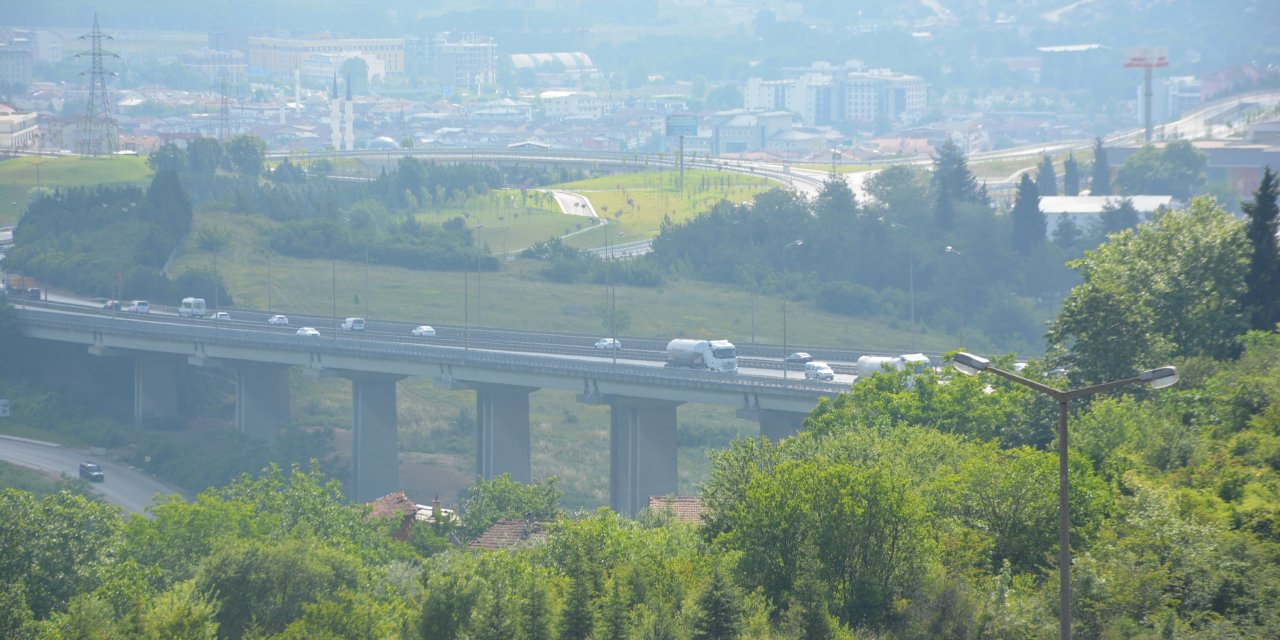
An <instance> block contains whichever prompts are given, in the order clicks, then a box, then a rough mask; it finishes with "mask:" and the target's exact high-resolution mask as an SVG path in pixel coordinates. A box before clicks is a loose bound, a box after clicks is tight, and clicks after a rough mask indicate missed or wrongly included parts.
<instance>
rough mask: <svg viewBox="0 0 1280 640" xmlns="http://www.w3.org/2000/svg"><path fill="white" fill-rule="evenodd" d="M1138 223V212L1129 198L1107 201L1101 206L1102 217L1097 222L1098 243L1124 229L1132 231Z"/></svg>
mask: <svg viewBox="0 0 1280 640" xmlns="http://www.w3.org/2000/svg"><path fill="white" fill-rule="evenodd" d="M1138 222H1140V220H1139V218H1138V210H1137V208H1135V207H1134V206H1133V200H1131V199H1129V198H1121V199H1120V200H1114V199H1112V200H1108V201H1107V203H1106V204H1104V205H1102V216H1101V219H1100V220H1098V229H1097V231H1098V235H1099V236H1101V237H1100V238H1098V242H1099V243H1101V242H1103V241H1105V240H1106V238H1107V236H1110V235H1111V234H1114V233H1120V232H1121V231H1124V230H1125V229H1132V228H1134V227H1136V226H1138Z"/></svg>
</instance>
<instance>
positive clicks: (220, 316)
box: [209, 311, 231, 321]
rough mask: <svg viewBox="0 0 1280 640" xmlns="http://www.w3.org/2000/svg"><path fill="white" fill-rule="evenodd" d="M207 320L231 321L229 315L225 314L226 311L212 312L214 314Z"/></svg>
mask: <svg viewBox="0 0 1280 640" xmlns="http://www.w3.org/2000/svg"><path fill="white" fill-rule="evenodd" d="M209 319H210V320H219V321H227V320H230V319H231V314H229V313H227V312H226V311H216V312H214V314H213V315H211V316H209Z"/></svg>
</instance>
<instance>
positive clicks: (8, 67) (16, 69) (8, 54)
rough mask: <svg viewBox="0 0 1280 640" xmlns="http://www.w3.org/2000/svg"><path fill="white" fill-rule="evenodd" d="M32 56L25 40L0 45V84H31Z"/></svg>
mask: <svg viewBox="0 0 1280 640" xmlns="http://www.w3.org/2000/svg"><path fill="white" fill-rule="evenodd" d="M33 58H34V56H33V55H32V51H31V47H30V46H27V44H26V43H25V42H21V43H14V44H3V45H0V84H9V85H28V84H31V68H32V61H33Z"/></svg>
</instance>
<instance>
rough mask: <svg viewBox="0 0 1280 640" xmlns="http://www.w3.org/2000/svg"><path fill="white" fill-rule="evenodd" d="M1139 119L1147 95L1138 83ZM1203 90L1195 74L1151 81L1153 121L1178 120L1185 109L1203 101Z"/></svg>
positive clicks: (1139, 118)
mask: <svg viewBox="0 0 1280 640" xmlns="http://www.w3.org/2000/svg"><path fill="white" fill-rule="evenodd" d="M1137 92H1138V110H1137V113H1138V114H1139V115H1138V120H1139V121H1141V119H1142V116H1141V115H1140V114H1142V113H1143V110H1144V109H1145V103H1146V96H1145V95H1143V93H1144V91H1143V88H1142V85H1141V84H1139V85H1138V89H1137ZM1202 95H1203V93H1202V90H1201V84H1200V80H1199V79H1198V78H1196V77H1195V76H1173V77H1171V78H1156V79H1155V80H1152V82H1151V121H1152V122H1171V121H1173V120H1177V119H1178V117H1179V116H1181V115H1182V113H1183V112H1184V111H1186V110H1187V109H1190V108H1192V107H1194V106H1196V105H1198V104H1200V103H1201V102H1203V101H1204V100H1203V98H1202Z"/></svg>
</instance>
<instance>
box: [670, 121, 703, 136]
mask: <svg viewBox="0 0 1280 640" xmlns="http://www.w3.org/2000/svg"><path fill="white" fill-rule="evenodd" d="M667 135H669V136H696V135H698V116H667Z"/></svg>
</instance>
